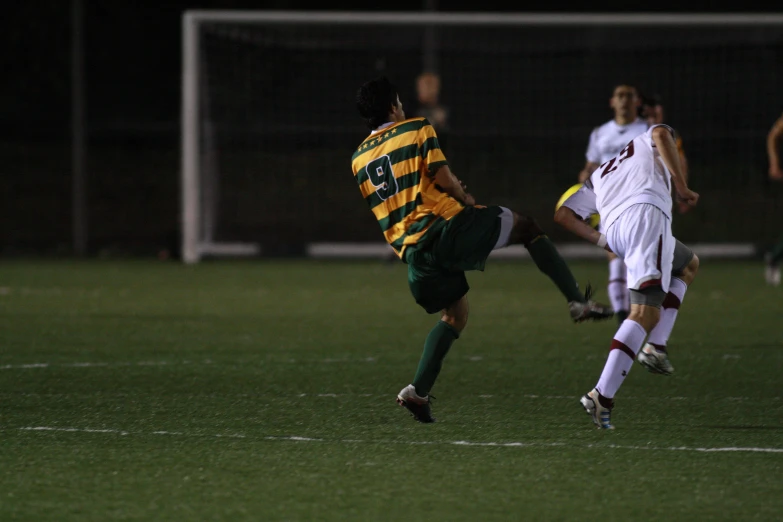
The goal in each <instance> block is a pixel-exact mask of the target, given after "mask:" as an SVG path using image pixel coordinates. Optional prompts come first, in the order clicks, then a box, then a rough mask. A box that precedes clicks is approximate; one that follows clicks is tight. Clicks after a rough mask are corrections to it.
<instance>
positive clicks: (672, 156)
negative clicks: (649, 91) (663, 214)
mask: <svg viewBox="0 0 783 522" xmlns="http://www.w3.org/2000/svg"><path fill="white" fill-rule="evenodd" d="M652 140H653V142H654V143H655V146H656V148H657V149H658V154H660V155H661V159H662V160H663V163H664V164H665V165H666V168H667V169H669V172H670V173H671V175H672V182H673V183H674V189H675V190H676V191H677V197H678V198H679V199H680V200H681V201H685V202H686V203H688V204H689V205H690V206H692V207H693V206H696V202H697V201H699V195H698V194H697V193H696V192H693V191H692V190H691V189H689V188H688V180H687V178H686V177H685V174H684V173H683V170H682V164H681V163H680V154H679V152H677V143H675V141H674V136H672V130H671V127H668V126H664V125H659V126H658V127H654V128H653V130H652Z"/></svg>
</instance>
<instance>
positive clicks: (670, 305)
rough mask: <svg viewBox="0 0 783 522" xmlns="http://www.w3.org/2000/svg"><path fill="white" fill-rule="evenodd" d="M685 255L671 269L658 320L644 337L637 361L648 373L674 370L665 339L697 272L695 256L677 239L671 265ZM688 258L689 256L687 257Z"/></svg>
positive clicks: (667, 337) (667, 340)
mask: <svg viewBox="0 0 783 522" xmlns="http://www.w3.org/2000/svg"><path fill="white" fill-rule="evenodd" d="M683 256H684V257H685V263H687V264H686V265H685V267H684V268H675V269H674V270H673V271H672V279H671V282H670V283H669V293H667V294H666V298H665V299H664V300H663V304H662V305H661V320H660V321H658V324H657V325H656V326H655V328H653V329H652V331H651V332H650V336H649V337H648V338H647V344H645V345H644V348H642V350H641V351H640V352H639V355H638V356H637V360H638V361H639V363H640V364H641V365H642V366H644V367H645V368H647V370H649V371H650V372H652V373H658V374H661V375H671V374H672V373H674V366H672V363H671V361H669V352H668V349H667V347H666V345H667V344H668V342H669V336H671V333H672V329H673V328H674V323H675V321H676V320H677V314H678V313H679V311H680V306H681V305H682V301H683V299H684V298H685V292H687V291H688V287H689V286H690V285H691V283H693V281H694V279H696V274H697V272H698V271H699V258H698V257H697V256H695V255H694V254H693V253H692V252H691V251H690V249H688V247H686V246H685V245H683V244H682V243H680V242H679V241H678V242H677V244H676V246H675V249H674V258H675V263H674V266H675V267H682V265H683V262H681V261H680V260H678V258H682V257H683ZM688 258H690V259H688Z"/></svg>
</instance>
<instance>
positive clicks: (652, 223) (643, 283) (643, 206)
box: [606, 203, 675, 292]
mask: <svg viewBox="0 0 783 522" xmlns="http://www.w3.org/2000/svg"><path fill="white" fill-rule="evenodd" d="M606 240H607V242H608V244H609V248H611V249H612V252H614V253H615V254H617V255H618V256H619V257H620V258H622V260H623V261H624V262H625V266H626V267H627V269H628V288H629V289H631V290H642V289H644V288H647V287H649V286H653V285H660V286H661V288H662V289H663V291H664V292H668V291H669V282H670V281H671V277H672V262H673V261H674V244H675V239H674V236H672V226H671V222H670V221H669V218H667V217H666V214H664V213H663V211H662V210H661V209H659V208H658V207H656V206H654V205H650V204H647V203H640V204H638V205H633V206H631V207H629V208H628V210H626V211H625V212H623V213H622V214H620V217H618V218H617V219H616V220H615V222H614V223H612V224H611V225H610V226H609V229H608V230H607V231H606Z"/></svg>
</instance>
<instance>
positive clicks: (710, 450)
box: [19, 426, 783, 454]
mask: <svg viewBox="0 0 783 522" xmlns="http://www.w3.org/2000/svg"><path fill="white" fill-rule="evenodd" d="M19 430H20V431H49V432H52V431H54V432H68V433H100V434H115V435H123V436H124V435H142V436H143V435H165V436H200V435H197V434H189V433H183V432H179V431H152V432H129V431H123V430H110V429H90V428H55V427H49V426H35V427H24V428H19ZM201 436H203V435H201ZM209 437H214V438H228V439H251V440H252V439H253V438H254V437H249V436H247V435H242V434H238V433H232V434H216V435H209ZM259 438H260V439H261V440H272V441H281V442H321V443H326V444H401V445H406V446H471V447H491V448H552V447H571V448H588V449H599V450H600V449H620V450H633V451H690V452H696V453H781V454H783V448H759V447H737V446H726V447H715V448H704V447H693V446H669V447H665V446H633V445H622V444H572V443H566V442H473V441H468V440H455V441H401V440H361V439H325V438H316V437H297V436H285V437H259Z"/></svg>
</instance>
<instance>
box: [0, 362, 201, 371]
mask: <svg viewBox="0 0 783 522" xmlns="http://www.w3.org/2000/svg"><path fill="white" fill-rule="evenodd" d="M187 364H212V361H210V360H209V359H205V360H203V361H195V362H194V361H137V362H75V363H30V364H6V365H3V366H0V370H31V369H38V368H107V367H120V366H122V367H127V366H183V365H187Z"/></svg>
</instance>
